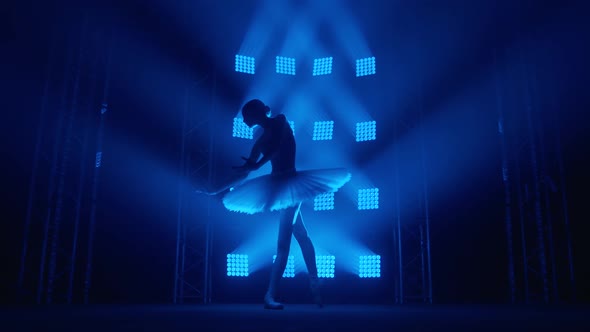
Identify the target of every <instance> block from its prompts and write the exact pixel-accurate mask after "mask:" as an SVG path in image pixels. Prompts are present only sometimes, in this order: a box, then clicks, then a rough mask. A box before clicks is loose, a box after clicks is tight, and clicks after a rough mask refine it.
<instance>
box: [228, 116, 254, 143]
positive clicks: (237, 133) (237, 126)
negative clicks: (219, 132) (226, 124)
mask: <svg viewBox="0 0 590 332" xmlns="http://www.w3.org/2000/svg"><path fill="white" fill-rule="evenodd" d="M233 137H238V138H245V139H253V138H254V128H250V127H248V126H247V125H246V124H245V123H244V119H242V118H234V130H233Z"/></svg>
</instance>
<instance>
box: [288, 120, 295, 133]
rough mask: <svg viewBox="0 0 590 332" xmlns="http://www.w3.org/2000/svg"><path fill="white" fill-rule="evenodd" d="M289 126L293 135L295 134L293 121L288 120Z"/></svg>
mask: <svg viewBox="0 0 590 332" xmlns="http://www.w3.org/2000/svg"><path fill="white" fill-rule="evenodd" d="M289 126H290V127H291V130H292V131H293V136H295V122H294V121H289Z"/></svg>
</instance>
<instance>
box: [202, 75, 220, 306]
mask: <svg viewBox="0 0 590 332" xmlns="http://www.w3.org/2000/svg"><path fill="white" fill-rule="evenodd" d="M216 89H217V73H216V72H214V73H213V88H212V92H211V98H212V100H211V112H210V113H209V119H208V120H209V122H208V126H209V127H208V129H209V170H208V175H209V179H208V181H209V183H211V180H212V178H213V176H214V172H215V168H214V167H213V165H214V160H215V158H214V157H215V155H214V151H213V150H214V135H213V130H212V129H213V128H214V126H213V124H212V118H213V114H215V110H216V106H217V105H216ZM205 242H206V246H205V287H204V288H205V290H204V296H203V301H204V303H211V291H212V289H211V284H212V280H211V272H212V271H211V267H210V265H211V262H210V256H211V252H212V250H213V247H212V246H213V241H212V225H211V198H209V199H208V200H207V225H206V230H205Z"/></svg>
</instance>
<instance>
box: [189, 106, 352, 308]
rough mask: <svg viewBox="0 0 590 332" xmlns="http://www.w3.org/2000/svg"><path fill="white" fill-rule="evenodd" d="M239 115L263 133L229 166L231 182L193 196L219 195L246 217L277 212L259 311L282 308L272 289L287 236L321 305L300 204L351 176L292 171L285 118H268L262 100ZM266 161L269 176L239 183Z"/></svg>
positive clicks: (293, 147)
mask: <svg viewBox="0 0 590 332" xmlns="http://www.w3.org/2000/svg"><path fill="white" fill-rule="evenodd" d="M242 116H243V119H244V123H245V124H246V125H248V126H249V127H254V126H260V127H262V128H263V130H264V133H263V134H262V136H261V137H260V138H259V139H257V140H256V142H255V143H254V146H253V147H252V150H251V152H250V155H249V156H248V157H242V159H244V164H243V165H241V166H237V167H234V169H235V170H236V175H235V178H234V180H233V181H230V183H228V184H226V185H225V186H223V187H222V188H220V189H218V190H214V191H204V190H200V191H199V190H198V192H204V193H207V194H211V195H217V194H223V197H222V201H223V204H224V206H225V207H226V208H227V209H228V210H231V211H236V212H242V213H247V214H255V213H259V212H267V211H280V218H279V236H278V243H277V255H276V258H275V261H274V263H273V266H272V271H271V276H270V282H269V286H268V289H267V291H266V294H265V296H264V307H265V308H266V309H283V304H281V303H279V302H277V301H276V291H277V287H278V283H279V280H280V278H281V277H282V275H283V272H284V271H285V267H286V265H287V259H288V256H289V249H290V246H291V235H293V236H294V237H295V239H296V240H297V242H298V243H299V246H300V247H301V252H302V254H303V259H304V261H305V265H306V267H307V271H308V274H309V279H310V287H311V291H312V295H313V298H314V301H315V302H316V303H317V304H318V305H319V306H320V307H321V306H322V299H321V296H320V292H319V279H318V272H317V266H316V259H315V248H314V245H313V243H312V241H311V239H310V237H309V235H308V233H307V229H306V228H305V224H304V223H303V217H302V215H301V203H302V202H304V201H306V200H309V199H313V198H315V197H316V196H317V195H319V194H323V193H327V192H335V191H337V190H338V189H339V188H341V187H342V186H343V185H344V184H345V183H346V182H348V181H349V180H350V177H351V175H350V173H349V172H348V171H347V170H346V169H344V168H330V169H312V170H303V171H297V170H296V169H295V154H296V144H295V137H294V136H293V131H292V129H291V127H290V126H289V123H288V122H287V118H286V117H285V115H283V114H278V115H276V116H274V117H271V116H270V107H268V106H266V105H265V104H264V103H263V102H262V101H260V100H258V99H253V100H250V101H249V102H247V103H246V104H245V105H244V107H243V108H242ZM269 161H270V163H271V165H272V171H271V173H270V174H266V175H263V176H259V177H256V178H253V179H250V180H247V181H245V178H246V177H247V175H248V173H249V172H251V171H254V170H257V169H259V168H260V167H262V166H263V165H264V164H265V163H267V162H269ZM232 188H233V190H230V189H232Z"/></svg>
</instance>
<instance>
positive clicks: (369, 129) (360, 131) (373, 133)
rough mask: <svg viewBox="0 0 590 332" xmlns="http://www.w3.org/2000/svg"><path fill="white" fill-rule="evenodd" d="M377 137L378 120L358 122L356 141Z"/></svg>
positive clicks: (371, 139)
mask: <svg viewBox="0 0 590 332" xmlns="http://www.w3.org/2000/svg"><path fill="white" fill-rule="evenodd" d="M376 139H377V121H367V122H358V123H357V124H356V141H357V142H364V141H374V140H376Z"/></svg>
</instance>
